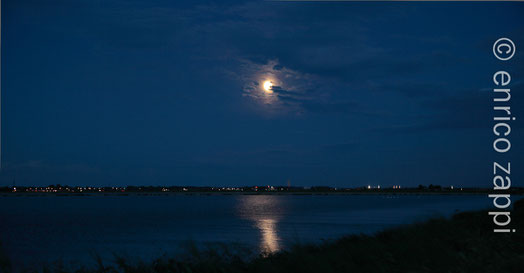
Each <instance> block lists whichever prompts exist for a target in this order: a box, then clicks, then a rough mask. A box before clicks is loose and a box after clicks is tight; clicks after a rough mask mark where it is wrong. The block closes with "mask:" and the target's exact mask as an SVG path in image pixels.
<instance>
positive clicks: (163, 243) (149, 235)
mask: <svg viewBox="0 0 524 273" xmlns="http://www.w3.org/2000/svg"><path fill="white" fill-rule="evenodd" d="M489 206H490V200H489V199H488V198H487V197H486V196H484V195H482V196H446V195H435V196H416V195H406V196H388V195H303V196H289V195H288V196H274V195H213V196H206V195H172V196H79V197H73V196H69V197H65V196H64V197H60V196H49V197H43V196H35V197H31V196H7V197H0V240H1V242H2V243H3V248H4V250H5V251H6V252H7V253H8V255H9V256H10V257H11V260H12V261H13V263H14V264H15V265H17V266H19V265H22V264H25V265H26V266H27V265H31V266H34V265H35V264H36V265H38V264H41V263H43V262H46V261H47V262H48V261H54V260H57V259H62V260H63V261H66V262H67V263H75V262H77V263H81V264H85V262H86V261H91V262H92V261H93V258H92V257H93V255H92V254H93V253H98V254H99V255H101V256H103V257H110V256H111V253H113V252H117V253H120V254H124V255H128V256H131V257H133V256H135V257H142V258H145V259H148V258H151V257H156V256H159V255H161V254H164V253H167V254H175V253H177V251H178V252H179V251H180V250H181V246H183V245H184V244H186V245H187V242H188V241H192V242H195V243H197V244H203V243H220V242H227V243H230V242H235V243H239V244H241V245H244V246H247V247H251V248H252V249H254V250H257V251H258V250H269V251H276V250H279V249H282V248H286V247H287V246H289V245H291V244H293V243H296V242H302V243H303V242H318V241H320V240H325V239H333V238H338V237H340V236H342V235H345V234H351V233H372V232H376V231H378V230H382V229H384V228H386V227H391V226H395V225H399V224H406V223H412V222H414V221H422V220H424V219H427V218H430V217H435V216H450V215H451V214H453V213H455V212H457V211H466V210H476V209H484V208H488V207H489Z"/></svg>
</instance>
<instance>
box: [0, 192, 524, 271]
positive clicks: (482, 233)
mask: <svg viewBox="0 0 524 273" xmlns="http://www.w3.org/2000/svg"><path fill="white" fill-rule="evenodd" d="M511 216H512V223H511V225H512V226H513V227H512V228H515V229H517V232H515V233H494V232H493V222H492V219H491V217H490V216H488V214H487V212H486V211H479V212H464V213H459V214H456V215H454V216H453V217H452V218H451V219H445V218H439V219H432V220H429V221H426V222H423V223H416V224H411V225H406V226H402V227H398V228H393V229H388V230H386V231H382V232H379V233H376V234H375V235H372V236H368V235H351V236H346V237H343V238H341V239H338V240H334V241H326V242H324V243H321V244H305V245H295V246H294V247H291V248H290V249H288V250H284V251H280V252H277V253H263V254H260V255H258V256H255V257H254V258H252V259H246V258H245V257H246V255H249V253H247V254H246V253H245V252H243V251H242V250H236V249H234V248H235V246H234V245H224V246H223V247H220V248H208V249H197V248H196V247H195V248H193V249H192V250H191V249H190V251H188V253H187V254H186V255H181V256H178V257H167V256H164V257H160V258H157V259H155V260H153V261H148V262H144V261H140V260H138V259H132V258H125V257H119V256H115V258H114V259H113V260H112V261H102V259H100V258H99V259H98V260H97V264H98V266H96V267H95V268H93V267H80V268H76V269H70V268H68V267H67V266H64V265H61V264H60V263H51V264H53V265H51V266H45V267H44V268H39V269H34V270H33V271H31V270H29V271H28V272H49V273H52V272H54V273H58V272H60V273H66V272H126V273H131V272H135V273H140V272H159V273H160V272H181V273H182V272H184V273H185V272H187V273H189V272H201V273H218V272H228V273H237V272H238V273H240V272H257V273H258V272H260V273H262V272H271V273H281V272H282V273H284V272H301V273H309V272H311V273H313V272H314V273H319V272H323V273H331V272H333V273H335V272H336V273H343V272H352V273H364V272H366V273H368V272H369V273H377V272H388V273H390V272H399V273H400V272H402V273H405V272H430V273H433V272H434V273H442V272H472V273H484V272H486V273H488V272H489V273H497V272H500V273H502V272H503V273H511V272H522V265H524V232H522V231H524V200H519V201H517V202H515V204H514V208H513V211H511ZM0 250H1V249H0ZM29 258H30V257H28V259H29ZM11 268H12V265H11V264H10V262H9V259H8V258H6V256H5V255H3V256H2V253H1V251H0V272H5V273H10V272H12V269H11Z"/></svg>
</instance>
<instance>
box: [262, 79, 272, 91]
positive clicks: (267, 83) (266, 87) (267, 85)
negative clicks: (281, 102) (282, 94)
mask: <svg viewBox="0 0 524 273" xmlns="http://www.w3.org/2000/svg"><path fill="white" fill-rule="evenodd" d="M263 87H264V91H266V92H268V93H272V92H273V90H271V88H272V87H273V83H272V82H271V81H265V82H264V84H263Z"/></svg>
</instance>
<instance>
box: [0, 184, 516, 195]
mask: <svg viewBox="0 0 524 273" xmlns="http://www.w3.org/2000/svg"><path fill="white" fill-rule="evenodd" d="M492 192H493V189H488V188H461V187H453V186H450V187H442V186H440V185H429V186H424V185H419V186H418V187H415V188H401V187H400V186H393V187H388V188H381V187H380V186H365V187H356V188H335V187H327V186H314V187H290V186H245V187H196V186H126V187H94V186H67V185H49V186H47V187H34V186H33V187H31V186H11V187H0V194H1V195H4V196H5V195H13V194H17V195H25V194H32V195H35V194H36V195H38V194H46V195H47V194H55V195H76V196H82V195H93V194H97V195H100V194H102V195H169V194H204V195H205V194H295V195H300V194H488V193H492ZM505 194H516V195H522V194H524V188H522V187H514V188H511V189H509V190H506V191H505Z"/></svg>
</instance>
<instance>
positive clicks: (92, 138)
mask: <svg viewBox="0 0 524 273" xmlns="http://www.w3.org/2000/svg"><path fill="white" fill-rule="evenodd" d="M2 5H3V6H2V148H3V149H2V171H1V173H0V186H7V185H12V183H13V180H15V181H16V184H17V185H48V184H57V183H60V184H68V185H109V186H122V185H211V186H215V185H227V186H236V185H255V184H259V185H286V184H287V181H288V180H290V181H291V184H292V185H296V186H298V185H300V186H312V185H329V186H335V187H345V186H350V187H352V186H362V185H368V184H371V185H376V184H380V185H383V186H390V185H397V184H400V185H402V186H416V185H418V184H426V185H427V184H430V183H431V184H440V185H455V186H479V187H490V186H492V184H491V179H492V162H493V160H495V159H497V158H502V159H504V160H507V159H511V160H512V165H514V166H515V167H514V170H515V172H514V173H512V180H513V181H515V182H514V186H518V183H517V181H518V180H522V178H523V177H524V175H522V173H519V172H518V170H519V169H521V170H522V169H524V168H522V165H524V156H523V154H524V149H523V146H524V138H523V137H522V136H523V134H524V130H523V129H524V128H523V126H522V125H521V124H522V123H521V122H519V119H524V113H523V111H522V109H523V108H522V107H523V106H524V101H523V97H524V95H523V94H522V92H524V85H523V83H524V54H523V52H524V16H523V15H524V4H523V3H354V2H352V3H349V2H347V3H333V2H329V3H318V2H316V3H298V2H265V1H249V2H229V1H216V2H207V1H186V2H182V1H157V0H148V1H102V0H85V1H84V0H74V1H71V0H4V1H2ZM500 37H508V38H511V39H512V40H513V41H514V42H515V44H516V45H517V53H516V55H515V57H514V58H513V59H512V60H511V61H508V62H501V61H498V60H497V59H496V58H495V57H494V56H493V53H492V45H493V42H494V41H495V40H497V39H498V38H500ZM519 47H520V48H519ZM519 49H520V51H519ZM500 69H505V70H507V71H508V72H510V73H511V75H512V83H511V85H510V88H511V89H512V92H511V93H512V99H511V100H512V102H511V107H512V113H513V115H514V116H516V117H517V121H515V122H514V123H512V129H513V131H512V133H511V140H512V144H513V146H512V150H511V152H510V153H509V154H506V155H504V156H502V157H501V156H500V155H495V154H494V152H493V148H492V142H493V140H494V138H493V133H492V126H493V122H492V117H493V114H492V112H491V107H493V103H492V89H493V88H494V85H493V83H492V77H493V73H494V72H496V71H498V70H500ZM265 80H270V81H271V82H272V83H273V88H272V90H271V92H265V91H264V90H263V87H262V84H263V82H264V81H265ZM519 164H520V167H518V165H519ZM520 186H522V184H521V185H520Z"/></svg>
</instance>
